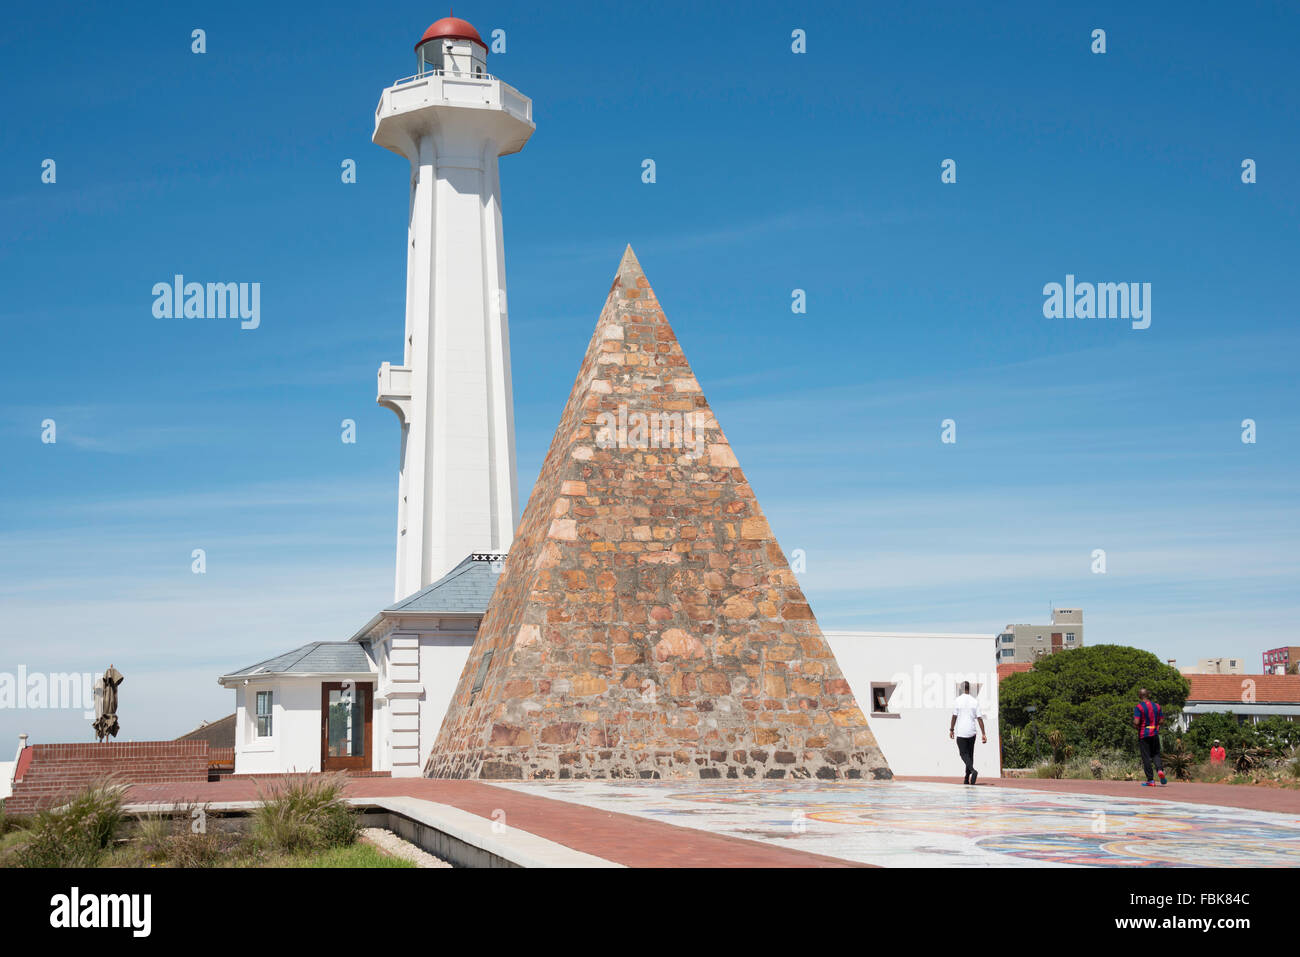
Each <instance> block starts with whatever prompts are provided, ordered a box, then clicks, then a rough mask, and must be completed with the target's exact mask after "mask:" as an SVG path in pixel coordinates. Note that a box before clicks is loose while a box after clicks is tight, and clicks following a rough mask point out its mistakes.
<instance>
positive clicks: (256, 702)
mask: <svg viewBox="0 0 1300 957" xmlns="http://www.w3.org/2000/svg"><path fill="white" fill-rule="evenodd" d="M262 695H266V713H265V714H264V713H263V712H262ZM263 718H265V719H266V733H265V734H263V733H262V719H263ZM253 737H254V738H273V737H275V691H274V689H271V688H268V689H266V690H263V691H254V692H253Z"/></svg>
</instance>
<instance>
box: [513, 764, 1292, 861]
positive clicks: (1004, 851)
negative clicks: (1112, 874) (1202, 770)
mask: <svg viewBox="0 0 1300 957" xmlns="http://www.w3.org/2000/svg"><path fill="white" fill-rule="evenodd" d="M498 786H500V787H509V788H511V789H513V790H518V791H522V792H525V793H528V794H531V795H535V796H540V797H547V798H552V799H558V800H563V801H571V802H574V803H577V804H581V805H583V806H585V807H589V808H593V809H597V810H603V811H612V812H617V813H620V814H625V815H633V816H637V817H642V818H649V819H652V820H655V821H659V822H661V823H665V824H672V825H675V826H678V827H684V828H694V829H696V830H700V831H706V832H709V833H711V834H717V835H725V836H730V837H738V838H746V839H749V840H754V841H761V842H765V843H768V844H772V845H776V846H779V847H783V848H788V849H791V850H799V851H804V852H811V853H814V854H821V855H826V856H829V857H837V858H842V859H845V860H848V861H853V862H857V863H862V864H875V865H881V866H887V867H917V866H920V867H934V866H960V867H971V866H976V867H978V866H997V867H1042V866H1063V867H1068V866H1096V867H1145V866H1153V865H1156V866H1197V867H1298V866H1300V795H1297V800H1296V802H1295V803H1296V806H1297V807H1296V810H1294V811H1292V812H1289V813H1287V812H1283V813H1278V812H1270V811H1260V810H1248V809H1243V808H1239V807H1216V806H1213V805H1207V804H1190V803H1181V802H1177V801H1171V800H1165V799H1159V800H1157V799H1143V798H1142V797H1140V796H1139V794H1140V793H1141V792H1142V790H1143V789H1141V788H1140V787H1138V786H1137V785H1132V788H1133V790H1134V792H1135V794H1134V796H1133V797H1131V798H1123V797H1115V796H1110V795H1095V794H1080V793H1060V792H1051V791H1039V790H1031V789H1027V788H1015V789H1012V788H1000V787H973V788H968V787H964V786H962V785H960V784H939V783H929V782H897V781H896V782H892V783H888V784H861V783H814V782H809V781H800V782H780V781H773V782H759V783H754V782H746V783H736V784H732V785H726V784H708V785H705V784H701V783H699V782H693V783H689V784H688V783H680V784H674V783H672V782H652V781H645V782H628V783H619V782H612V781H580V782H555V783H527V784H509V785H502V784H498ZM1168 793H1169V792H1167V791H1166V792H1164V793H1163V794H1162V798H1163V797H1164V796H1165V795H1167V794H1168Z"/></svg>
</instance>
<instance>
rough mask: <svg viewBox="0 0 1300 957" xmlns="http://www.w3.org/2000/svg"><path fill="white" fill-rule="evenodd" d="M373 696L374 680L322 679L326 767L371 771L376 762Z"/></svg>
mask: <svg viewBox="0 0 1300 957" xmlns="http://www.w3.org/2000/svg"><path fill="white" fill-rule="evenodd" d="M373 699H374V685H373V684H369V683H366V684H359V683H357V682H352V681H323V682H321V686H320V766H321V770H322V771H347V770H351V771H369V770H371V768H372V767H373V766H374V729H373V728H372V726H371V723H372V713H373V710H374V709H373V707H372V704H373Z"/></svg>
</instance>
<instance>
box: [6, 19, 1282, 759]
mask: <svg viewBox="0 0 1300 957" xmlns="http://www.w3.org/2000/svg"><path fill="white" fill-rule="evenodd" d="M457 7H458V9H457V13H458V15H460V16H463V17H465V18H467V19H469V20H470V21H471V22H473V23H474V24H475V25H476V26H477V27H478V28H479V30H480V32H481V33H483V35H484V36H488V34H489V33H490V31H492V30H494V29H502V30H504V31H505V35H506V42H507V49H506V52H505V53H504V54H494V55H493V56H491V57H490V58H489V64H490V68H491V70H492V72H493V73H495V74H497V75H499V76H501V77H502V78H503V79H505V80H506V81H507V82H509V83H511V84H512V85H514V86H516V87H517V88H518V89H519V90H521V91H522V92H524V93H525V94H527V95H529V96H531V97H532V98H533V101H534V115H535V119H536V122H537V132H536V133H535V134H534V136H533V138H532V140H531V141H530V142H529V144H528V146H527V147H526V148H525V150H524V151H523V152H522V153H520V154H519V155H517V156H512V157H507V158H505V159H503V160H502V164H501V171H502V181H503V190H504V211H505V235H506V249H507V266H508V275H509V291H510V313H511V341H512V350H513V356H514V386H515V404H516V427H517V443H518V454H519V482H520V490H521V494H522V495H524V496H526V495H527V492H528V490H529V488H530V487H531V484H532V482H533V479H534V477H535V476H536V474H537V471H538V469H539V468H540V465H541V459H542V456H543V455H544V453H545V450H546V447H547V444H548V443H549V440H550V436H551V433H552V431H553V429H554V427H555V424H556V421H557V419H558V416H559V413H560V410H561V408H562V406H563V403H564V400H565V398H566V397H567V390H568V388H569V386H570V385H571V383H572V380H573V375H574V372H575V370H576V367H577V364H578V362H579V360H580V358H581V354H582V351H583V349H584V348H585V346H586V343H587V339H588V337H589V335H590V332H591V328H592V326H593V325H594V323H595V320H596V316H597V313H598V311H599V309H600V306H601V304H602V302H603V298H604V295H605V292H606V290H607V289H608V285H609V280H610V277H611V275H612V273H613V270H614V268H615V266H616V265H617V262H618V259H619V256H620V254H621V252H622V249H623V247H624V244H626V243H629V242H630V243H631V244H632V245H633V246H634V248H635V249H636V251H637V254H638V256H639V258H640V260H641V263H642V265H643V266H644V268H645V270H646V272H647V274H648V276H649V278H650V280H651V282H652V283H653V284H654V286H655V289H656V291H657V292H658V294H659V297H660V299H661V301H662V303H663V305H664V307H665V309H666V311H667V314H668V318H669V320H670V321H671V322H672V324H673V326H674V328H675V329H676V331H677V334H678V337H679V338H680V340H681V342H682V344H683V347H684V348H685V350H686V354H687V357H688V358H689V359H690V361H691V363H692V365H693V367H694V370H695V372H696V374H697V376H698V378H699V379H700V382H701V384H702V386H703V388H704V390H705V393H706V394H707V396H708V397H709V400H710V403H711V405H712V406H713V408H714V410H715V412H716V413H717V415H718V418H719V420H720V422H721V424H722V426H723V428H724V429H725V430H726V432H727V434H728V437H729V438H730V440H731V442H732V444H733V446H734V447H735V449H736V451H737V454H738V455H739V457H740V461H741V464H742V465H743V466H744V468H745V470H746V473H747V475H748V476H749V478H750V480H751V482H752V483H753V485H754V488H755V490H756V492H757V494H758V496H759V500H760V501H761V502H762V504H763V506H764V509H765V511H766V512H767V514H768V516H769V518H770V520H771V523H772V525H773V528H774V529H775V531H776V533H777V535H778V537H779V539H780V541H781V543H782V545H783V547H784V548H785V549H786V551H787V552H789V551H791V550H793V549H795V548H802V549H804V550H805V551H806V553H807V556H808V559H807V561H808V567H807V571H806V572H805V573H804V574H803V575H802V576H801V580H802V582H803V585H804V587H805V590H806V591H807V592H808V595H809V598H810V599H811V601H812V604H813V608H814V610H815V611H816V612H817V614H818V617H819V619H820V620H821V622H822V624H823V626H824V627H826V628H849V627H857V628H865V629H870V630H886V629H901V630H924V629H943V630H956V631H973V632H982V631H987V632H988V633H989V634H990V635H992V634H993V633H994V632H995V631H997V630H998V629H999V628H1000V627H1001V626H1002V625H1004V624H1006V623H1008V622H1040V621H1043V620H1044V619H1045V617H1046V614H1047V610H1048V608H1049V607H1050V604H1051V603H1055V604H1057V605H1058V606H1060V605H1064V606H1071V605H1077V606H1080V607H1082V608H1084V610H1085V635H1086V638H1087V640H1088V642H1089V643H1097V642H1101V641H1110V642H1120V643H1126V644H1133V645H1137V646H1139V647H1143V648H1148V649H1150V650H1152V651H1154V652H1156V653H1157V654H1159V655H1160V656H1161V657H1164V658H1177V659H1178V660H1179V661H1180V662H1185V663H1191V662H1192V661H1194V660H1195V659H1196V658H1198V657H1207V656H1211V655H1221V654H1222V655H1236V656H1241V657H1244V658H1245V659H1246V660H1247V663H1248V665H1250V666H1251V667H1252V668H1253V669H1254V670H1258V669H1259V660H1260V659H1259V652H1260V651H1262V650H1263V649H1265V648H1269V647H1274V646H1276V645H1280V644H1286V643H1297V642H1296V640H1295V638H1294V631H1293V622H1294V621H1295V620H1296V619H1297V618H1298V617H1300V615H1298V614H1297V612H1298V611H1300V609H1298V607H1297V606H1298V605H1300V599H1298V597H1297V596H1298V595H1300V588H1298V587H1297V586H1298V585H1300V559H1298V558H1297V549H1296V545H1297V538H1298V535H1297V532H1298V531H1300V523H1298V521H1297V517H1298V512H1297V502H1296V496H1295V489H1296V479H1295V475H1296V468H1297V464H1298V463H1297V454H1296V441H1297V425H1298V422H1297V387H1296V383H1295V373H1294V357H1295V354H1296V346H1297V339H1298V334H1297V331H1296V311H1297V305H1296V294H1295V281H1294V278H1293V277H1294V272H1295V266H1296V263H1297V262H1298V261H1300V239H1298V238H1297V229H1296V224H1297V222H1300V217H1298V216H1297V212H1298V210H1297V200H1298V198H1300V188H1297V183H1300V168H1298V167H1300V142H1297V140H1298V134H1297V131H1298V130H1300V123H1297V119H1300V110H1298V109H1297V106H1298V105H1300V92H1298V89H1300V84H1297V82H1296V80H1297V75H1296V73H1297V71H1296V67H1295V61H1294V37H1295V36H1296V35H1297V27H1300V14H1298V13H1297V11H1296V8H1295V7H1294V6H1293V5H1288V4H1258V5H1251V4H1244V5H1236V6H1233V7H1232V8H1231V9H1230V10H1227V9H1226V8H1222V7H1215V6H1211V5H1201V4H1180V5H1177V6H1176V7H1175V6H1173V5H1170V6H1168V7H1166V8H1164V9H1140V10H1139V9H1133V8H1132V7H1133V5H1131V4H1110V5H1107V4H1086V5H1080V6H1079V8H1078V9H1076V10H1075V11H1073V12H1067V11H1062V10H1058V9H1056V8H1055V5H1045V4H1040V3H1023V4H1020V3H1008V4H997V5H986V6H974V5H970V4H960V3H951V4H926V5H914V4H908V5H896V6H884V5H871V4H860V3H842V4H838V3H837V4H829V3H828V4H801V3H767V2H763V3H752V4H747V5H746V8H745V12H744V13H738V12H735V11H734V10H732V9H731V7H732V5H722V4H717V5H713V4H685V3H661V4H653V5H641V6H637V5H631V6H629V5H613V4H605V3H584V4H577V3H569V4H557V5H544V6H538V5H537V4H533V3H517V2H504V0H503V2H499V3H493V4H474V5H471V6H460V5H457ZM381 10H382V12H376V11H375V10H374V9H373V8H368V7H366V6H365V5H358V4H355V3H348V4H341V3H329V2H314V3H312V4H310V5H306V4H278V5H269V4H264V3H258V4H252V3H238V2H236V3H228V4H222V5H207V4H202V5H192V4H185V3H176V4H168V5H165V6H162V5H155V4H148V5H145V4H131V3H122V4H114V5H112V6H109V7H104V6H97V5H86V4H69V3H50V4H40V5H37V4H23V5H20V6H18V7H15V8H14V9H13V10H11V11H9V13H8V22H7V29H6V31H5V33H4V35H3V36H2V37H0V77H2V78H3V91H4V96H3V103H4V107H3V111H4V112H3V117H2V118H0V284H2V286H0V288H3V293H4V294H3V297H0V322H2V323H3V330H4V348H3V349H2V350H0V672H13V671H16V669H17V668H18V666H19V665H24V666H26V667H27V668H28V669H29V670H31V671H90V670H95V671H98V670H102V669H103V667H105V666H106V665H107V664H108V661H109V660H110V659H111V660H112V661H113V663H114V664H116V665H117V667H118V668H119V669H120V670H121V671H122V672H123V673H125V674H126V676H127V683H126V685H124V687H123V692H122V693H123V703H124V706H125V707H128V708H134V709H136V710H135V714H134V715H133V719H134V720H132V721H131V725H130V727H127V728H124V732H123V736H124V737H125V738H134V739H137V740H139V739H144V738H150V737H163V736H172V735H175V734H179V733H181V732H183V731H185V730H188V729H189V728H191V727H193V726H194V725H196V724H197V723H198V722H199V721H200V720H203V719H212V718H216V717H219V716H220V715H222V714H224V713H227V712H228V711H229V710H231V708H232V707H233V700H232V699H233V696H232V695H231V693H230V692H225V691H222V690H221V689H220V688H219V687H218V686H217V685H216V683H215V678H216V676H217V675H218V674H220V673H222V672H223V671H227V670H230V669H232V668H236V667H241V666H243V665H246V664H249V663H251V662H252V661H256V660H259V659H260V658H263V657H267V656H269V655H271V654H275V653H278V652H280V651H284V650H287V649H289V648H292V647H295V646H296V645H299V644H302V643H304V642H307V641H313V640H341V639H345V638H347V637H348V636H350V635H351V634H352V633H353V631H354V630H355V628H356V627H357V626H359V625H360V624H362V623H363V622H364V621H365V620H366V619H367V618H369V616H370V615H371V614H373V612H374V611H375V610H376V609H377V608H378V607H380V606H382V605H383V604H385V603H387V602H388V601H389V600H390V598H391V587H392V564H393V539H394V523H395V519H396V515H395V511H396V510H395V503H394V497H395V485H396V477H395V470H396V464H397V454H398V449H397V441H398V433H397V424H396V421H395V420H394V418H393V416H392V414H391V413H390V412H387V411H385V410H383V409H380V408H379V407H378V406H376V405H375V403H374V383H375V378H374V376H375V370H376V368H377V367H378V365H379V363H380V362H382V361H384V360H393V361H395V360H398V359H400V357H401V336H402V323H403V319H402V316H403V308H404V307H403V297H404V288H405V286H404V283H405V279H404V270H405V260H404V255H403V243H404V236H405V216H406V188H407V186H406V177H407V171H406V163H405V161H404V160H402V159H400V158H399V157H397V156H394V155H393V154H390V153H388V152H387V151H385V150H382V149H380V148H379V147H377V146H375V145H373V144H372V143H371V142H370V134H371V132H372V124H373V110H374V106H375V103H376V102H377V99H378V96H379V93H380V91H381V90H382V89H383V87H385V86H387V85H389V84H390V83H392V82H393V81H394V80H395V79H397V78H399V77H404V76H407V75H409V74H410V73H412V72H413V70H414V55H413V53H412V50H411V48H412V45H413V44H414V42H415V40H416V39H418V37H419V36H420V34H421V33H422V31H423V30H424V28H425V27H426V26H427V25H428V24H429V23H430V22H431V21H432V20H434V19H437V18H438V17H439V16H442V15H443V14H444V12H445V11H444V10H443V9H442V8H441V7H437V6H434V7H430V6H428V5H427V4H415V3H387V4H384V5H382V8H381ZM1098 27H1100V28H1103V29H1105V30H1106V33H1107V52H1106V53H1105V54H1104V55H1096V54H1093V53H1091V52H1090V44H1091V39H1090V34H1091V31H1092V30H1093V29H1094V28H1098ZM195 28H202V29H204V30H205V31H206V35H207V52H206V53H205V54H202V55H196V54H194V53H191V52H190V46H191V39H190V36H191V31H192V30H193V29H195ZM796 28H800V29H803V30H805V31H807V37H808V41H807V53H805V54H802V55H796V54H793V53H792V52H791V50H790V42H791V41H790V35H791V31H792V30H794V29H796ZM46 158H53V159H54V160H55V161H56V163H57V182H55V183H54V184H43V183H42V182H41V164H42V161H43V160H44V159H46ZM349 158H350V159H354V160H355V161H356V163H357V182H356V183H355V184H344V183H342V182H341V178H340V164H341V163H342V162H343V161H344V160H345V159H349ZM645 158H652V159H654V160H655V162H656V166H657V182H655V183H654V184H644V183H642V181H641V163H642V160H643V159H645ZM947 158H952V159H954V160H956V162H957V182H956V183H955V184H943V183H941V182H940V163H941V162H942V161H943V160H944V159H947ZM1245 158H1251V159H1254V160H1255V161H1256V163H1257V168H1258V182H1256V183H1254V184H1250V185H1247V184H1243V183H1242V181H1241V163H1242V160H1243V159H1245ZM176 273H182V274H184V275H186V276H187V277H190V278H192V279H195V280H199V281H236V282H260V283H261V288H262V303H261V315H262V319H261V326H260V328H258V329H256V330H252V331H242V330H240V329H239V328H238V325H237V324H236V323H232V322H211V323H207V322H200V321H194V320H191V321H185V320H180V321H167V320H159V319H155V318H154V316H153V314H152V305H153V298H152V295H151V292H150V290H151V287H152V286H153V284H154V283H156V282H160V281H162V282H166V281H169V280H170V278H171V277H172V276H173V275H174V274H176ZM1067 273H1072V274H1074V275H1076V276H1077V277H1078V278H1079V279H1080V280H1081V281H1083V280H1090V281H1096V282H1108V281H1116V282H1118V281H1132V282H1149V283H1151V285H1152V322H1151V326H1150V328H1149V329H1145V330H1133V329H1131V328H1130V327H1129V324H1128V323H1126V322H1122V321H1114V320H1084V319H1047V318H1044V316H1043V311H1042V306H1043V294H1042V288H1043V286H1044V284H1045V283H1049V282H1063V281H1064V278H1065V275H1066V274H1067ZM795 288H801V289H804V290H806V291H807V297H808V312H807V314H806V315H795V314H792V312H791V309H790V301H791V290H793V289H795ZM47 418H52V419H54V420H55V421H56V423H57V429H58V432H57V437H58V441H57V443H55V444H54V445H48V444H42V442H41V441H40V436H41V422H42V420H44V419H47ZM345 418H352V419H354V420H355V421H356V423H357V443H356V444H355V445H345V444H343V443H342V442H341V441H340V438H339V436H340V422H341V420H343V419H345ZM945 418H952V419H954V420H956V422H957V442H956V443H955V444H951V445H945V444H942V443H941V442H940V422H941V421H942V420H943V419H945ZM1244 418H1253V419H1255V420H1256V422H1257V430H1258V441H1257V442H1256V443H1255V444H1253V445H1247V444H1243V443H1242V442H1241V438H1240V436H1241V421H1242V420H1243V419H1244ZM194 548H203V549H205V550H206V553H207V574H206V575H201V576H199V575H194V574H192V573H191V571H190V561H191V560H190V554H191V551H192V549H194ZM1097 548H1102V549H1105V550H1106V554H1107V573H1106V574H1104V575H1097V574H1093V573H1092V572H1091V553H1092V551H1093V549H1097ZM20 731H29V732H31V733H32V734H33V736H34V739H35V740H46V741H48V740H54V739H60V738H61V739H64V740H81V739H83V738H84V737H85V736H86V734H88V729H87V726H86V723H85V722H84V721H83V720H82V719H81V716H80V714H79V713H76V714H73V713H69V712H41V713H37V712H32V711H23V712H13V711H3V710H0V753H3V749H4V748H5V747H8V745H5V744H4V741H5V740H9V739H12V737H13V736H14V735H16V734H17V733H19V732H20Z"/></svg>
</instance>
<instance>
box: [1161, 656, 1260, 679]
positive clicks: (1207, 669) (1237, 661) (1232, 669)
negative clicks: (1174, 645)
mask: <svg viewBox="0 0 1300 957" xmlns="http://www.w3.org/2000/svg"><path fill="white" fill-rule="evenodd" d="M1171 664H1172V662H1171ZM1179 670H1180V671H1181V672H1182V673H1183V674H1185V675H1244V674H1245V673H1246V661H1245V659H1244V658H1202V659H1200V660H1199V661H1198V662H1196V667H1195V668H1180V669H1179ZM1266 670H1267V669H1266Z"/></svg>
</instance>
